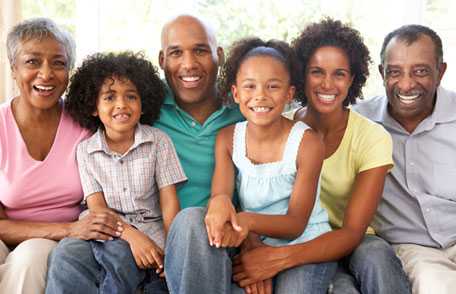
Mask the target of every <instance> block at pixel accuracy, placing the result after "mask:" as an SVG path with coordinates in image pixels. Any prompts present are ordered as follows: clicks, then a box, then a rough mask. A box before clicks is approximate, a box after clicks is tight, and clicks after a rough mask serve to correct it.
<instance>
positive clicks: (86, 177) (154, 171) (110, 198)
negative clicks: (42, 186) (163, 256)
mask: <svg viewBox="0 0 456 294" xmlns="http://www.w3.org/2000/svg"><path fill="white" fill-rule="evenodd" d="M77 160H78V165H79V173H80V176H81V183H82V189H83V191H84V200H86V198H87V197H88V196H90V195H91V194H93V193H95V192H102V193H103V194H104V198H105V201H106V203H107V204H108V206H109V207H110V208H112V209H114V210H115V211H117V212H119V213H120V214H121V215H123V216H124V219H125V220H126V221H127V222H129V223H130V224H132V225H134V226H136V227H137V228H138V229H139V230H141V231H143V232H145V233H146V234H147V235H149V237H151V239H153V240H154V241H155V242H156V243H157V244H158V245H159V246H161V247H163V244H164V232H163V221H162V214H161V209H160V201H159V189H160V188H163V187H166V186H169V185H173V184H177V183H181V182H184V181H186V180H187V178H186V176H185V174H184V171H183V169H182V167H181V165H180V163H179V159H178V158H177V154H176V151H175V149H174V146H173V144H172V142H171V139H170V138H169V137H168V136H167V135H166V134H165V133H164V132H162V131H160V130H159V129H157V128H154V127H151V126H146V125H141V124H138V126H137V128H136V130H135V141H134V143H133V145H132V146H131V147H130V149H129V150H128V151H127V152H126V153H125V154H117V153H115V152H112V151H111V150H109V147H108V145H107V143H106V139H105V136H104V131H103V130H102V129H99V130H98V131H97V132H96V133H95V134H94V135H93V136H92V137H90V138H89V139H87V140H85V141H83V142H81V143H80V144H79V146H78V149H77Z"/></svg>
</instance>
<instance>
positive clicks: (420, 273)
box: [356, 25, 456, 294]
mask: <svg viewBox="0 0 456 294" xmlns="http://www.w3.org/2000/svg"><path fill="white" fill-rule="evenodd" d="M445 69H446V64H445V63H444V62H443V50H442V41H441V39H440V37H439V36H438V35H437V34H436V33H435V32H434V31H433V30H431V29H429V28H427V27H424V26H420V25H407V26H403V27H401V28H399V29H397V30H395V31H393V32H391V33H390V34H388V35H387V36H386V38H385V40H384V42H383V46H382V50H381V65H380V66H379V70H380V73H381V75H382V77H383V80H384V85H385V89H386V97H375V98H374V99H372V100H369V101H367V102H365V103H361V104H359V105H358V106H357V107H356V109H357V110H358V111H359V112H360V113H362V114H364V115H366V116H367V117H369V118H371V119H372V120H374V121H376V122H378V123H380V124H382V125H383V126H384V127H385V129H386V130H388V131H389V132H390V133H391V135H392V138H393V143H394V151H393V157H394V161H395V166H394V168H393V170H392V172H391V173H390V174H389V175H388V176H387V179H386V183H385V189H384V192H383V201H382V202H381V204H380V206H379V208H378V214H377V216H376V219H375V221H374V228H375V230H376V232H377V234H379V235H380V236H381V237H383V238H384V239H386V240H387V241H389V242H390V243H392V244H393V247H394V249H395V251H396V253H397V255H398V256H399V257H400V259H401V260H402V263H403V265H404V270H405V271H406V273H407V275H408V277H409V280H410V282H411V285H412V291H413V293H440V294H443V293H454V289H456V263H455V261H456V246H455V243H456V226H455V223H454V218H455V216H456V185H455V184H454V180H455V176H456V112H455V109H456V93H454V92H450V91H448V90H445V89H444V88H442V87H441V86H440V81H441V79H442V77H443V74H444V73H445Z"/></svg>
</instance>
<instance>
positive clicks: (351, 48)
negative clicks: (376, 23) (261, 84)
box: [292, 18, 372, 106]
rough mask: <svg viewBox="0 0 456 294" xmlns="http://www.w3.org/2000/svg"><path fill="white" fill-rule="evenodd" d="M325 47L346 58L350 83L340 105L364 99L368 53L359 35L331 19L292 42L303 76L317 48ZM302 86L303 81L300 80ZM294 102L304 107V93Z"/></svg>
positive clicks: (324, 20)
mask: <svg viewBox="0 0 456 294" xmlns="http://www.w3.org/2000/svg"><path fill="white" fill-rule="evenodd" d="M324 46H334V47H337V48H340V49H342V50H343V51H344V52H345V54H347V56H348V59H349V63H350V71H351V74H352V76H353V83H352V85H351V87H350V89H349V91H348V94H347V98H346V99H345V100H344V102H343V104H344V105H345V106H348V105H349V104H355V103H356V98H357V97H359V98H362V97H363V96H362V88H363V86H364V85H365V84H366V80H367V77H368V76H369V64H370V63H371V62H372V60H371V58H370V55H369V49H367V46H366V45H365V44H364V41H363V38H362V37H361V34H360V33H359V32H358V31H357V30H355V29H353V28H352V27H350V26H348V25H346V24H343V23H342V22H341V21H339V20H333V19H331V18H325V19H323V20H322V21H320V22H317V23H312V24H310V25H309V26H307V27H306V28H305V29H304V30H303V31H302V32H301V35H300V36H299V37H297V38H296V39H295V40H293V42H292V47H293V49H294V51H295V53H296V55H297V58H298V61H299V62H300V64H301V67H302V68H303V71H304V73H303V74H305V71H306V70H307V64H308V62H309V60H310V58H311V57H312V55H313V54H314V53H315V51H316V50H317V49H318V48H320V47H324ZM304 83H305V78H304V79H303V84H304ZM304 87H305V84H304ZM302 90H304V89H302ZM297 100H298V101H299V102H301V104H302V105H305V104H306V103H307V97H306V96H305V94H304V91H302V92H300V93H299V95H297Z"/></svg>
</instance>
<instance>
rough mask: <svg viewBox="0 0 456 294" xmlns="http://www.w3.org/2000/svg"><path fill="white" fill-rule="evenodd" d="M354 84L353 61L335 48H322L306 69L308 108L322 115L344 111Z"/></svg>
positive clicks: (316, 52)
mask: <svg viewBox="0 0 456 294" xmlns="http://www.w3.org/2000/svg"><path fill="white" fill-rule="evenodd" d="M352 82H353V76H352V74H351V71H350V61H349V59H348V56H347V55H346V54H345V52H344V51H343V50H342V49H340V48H338V47H334V46H324V47H320V48H318V49H317V50H315V52H314V53H313V55H312V57H311V58H310V59H309V63H308V64H307V66H306V72H305V94H306V97H307V99H308V102H309V106H310V107H312V108H314V109H315V110H317V111H318V112H320V113H330V112H333V111H335V110H341V109H342V105H343V102H344V100H345V99H346V98H347V95H348V91H349V89H350V87H351V84H352Z"/></svg>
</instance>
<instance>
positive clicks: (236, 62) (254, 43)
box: [218, 37, 302, 103]
mask: <svg viewBox="0 0 456 294" xmlns="http://www.w3.org/2000/svg"><path fill="white" fill-rule="evenodd" d="M260 47H263V48H262V49H264V50H258V51H253V50H254V49H256V48H260ZM267 48H271V49H274V50H267ZM274 51H276V52H277V53H278V54H274ZM252 56H271V57H273V58H275V59H277V60H279V61H280V62H281V63H283V64H284V66H285V68H286V69H287V71H288V73H289V75H290V84H291V85H293V86H295V87H296V88H297V89H298V88H300V84H301V83H302V78H301V73H302V70H301V69H300V67H299V63H298V62H297V59H296V56H295V53H294V52H293V50H292V49H291V48H290V46H289V45H288V44H287V43H286V42H283V41H278V40H269V41H263V40H262V39H260V38H256V37H251V38H244V39H240V40H238V41H236V42H234V43H233V44H232V45H231V47H230V51H229V54H228V57H227V59H226V62H225V63H224V64H223V66H222V69H221V72H220V77H219V82H218V90H219V94H220V96H221V97H223V99H224V102H225V103H231V102H233V100H232V99H233V98H232V95H231V86H232V85H234V84H236V75H237V73H238V71H239V68H240V67H241V64H242V62H243V61H244V60H245V59H246V58H249V57H252Z"/></svg>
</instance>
